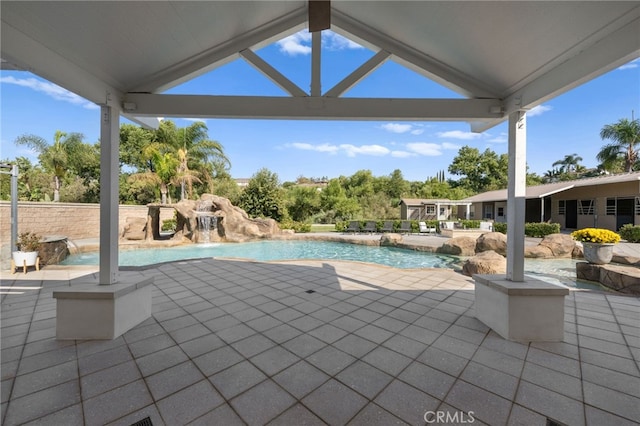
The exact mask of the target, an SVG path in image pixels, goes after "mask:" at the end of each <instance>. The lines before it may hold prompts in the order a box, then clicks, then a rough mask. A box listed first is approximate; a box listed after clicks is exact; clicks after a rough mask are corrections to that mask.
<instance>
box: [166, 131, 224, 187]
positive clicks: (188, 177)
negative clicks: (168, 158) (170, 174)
mask: <svg viewBox="0 0 640 426" xmlns="http://www.w3.org/2000/svg"><path fill="white" fill-rule="evenodd" d="M207 130H208V129H207V125H206V124H205V123H203V122H202V121H196V122H194V123H193V124H191V125H190V126H188V127H185V128H183V129H181V132H179V133H178V135H179V136H181V138H179V140H178V150H177V154H178V158H180V169H179V170H178V175H179V176H180V181H181V182H180V183H181V197H182V199H184V198H185V197H186V196H187V195H188V196H191V195H192V186H193V183H194V182H198V183H200V182H202V180H201V179H200V177H203V178H204V180H205V181H207V182H209V181H210V180H211V171H212V169H213V166H214V165H217V166H219V165H220V164H222V165H223V166H228V165H229V164H230V163H229V159H228V158H227V156H226V155H225V153H224V148H223V146H222V144H221V143H220V142H217V141H214V140H211V139H209V136H208V134H207ZM180 139H181V140H180ZM185 186H186V190H185Z"/></svg>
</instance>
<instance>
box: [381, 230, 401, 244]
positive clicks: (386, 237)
mask: <svg viewBox="0 0 640 426" xmlns="http://www.w3.org/2000/svg"><path fill="white" fill-rule="evenodd" d="M401 242H402V235H400V234H390V233H387V234H382V237H380V245H381V246H391V247H396V246H397V245H398V244H400V243H401Z"/></svg>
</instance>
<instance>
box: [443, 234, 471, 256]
mask: <svg viewBox="0 0 640 426" xmlns="http://www.w3.org/2000/svg"><path fill="white" fill-rule="evenodd" d="M436 253H442V254H452V255H454V256H473V255H474V254H476V239H475V238H471V237H455V238H451V239H450V240H449V241H447V242H446V243H444V244H443V245H442V246H440V247H438V249H437V250H436Z"/></svg>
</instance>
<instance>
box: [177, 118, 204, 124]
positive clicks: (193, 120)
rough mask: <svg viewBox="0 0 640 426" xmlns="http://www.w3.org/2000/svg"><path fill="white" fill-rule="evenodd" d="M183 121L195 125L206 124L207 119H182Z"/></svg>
mask: <svg viewBox="0 0 640 426" xmlns="http://www.w3.org/2000/svg"><path fill="white" fill-rule="evenodd" d="M183 120H185V121H191V122H193V123H197V122H201V123H205V124H206V123H207V119H206V118H183Z"/></svg>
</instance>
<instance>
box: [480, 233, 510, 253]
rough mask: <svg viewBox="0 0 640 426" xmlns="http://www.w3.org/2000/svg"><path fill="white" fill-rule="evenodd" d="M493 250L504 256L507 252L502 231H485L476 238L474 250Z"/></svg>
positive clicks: (505, 238)
mask: <svg viewBox="0 0 640 426" xmlns="http://www.w3.org/2000/svg"><path fill="white" fill-rule="evenodd" d="M489 250H491V251H495V252H496V253H498V254H501V255H503V256H505V255H506V254H507V236H506V235H505V234H503V233H502V232H487V233H485V234H482V235H480V236H479V237H478V239H477V240H476V252H477V253H481V252H484V251H489Z"/></svg>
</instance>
